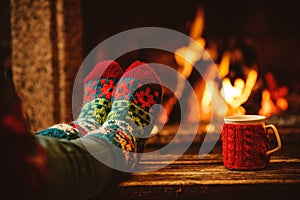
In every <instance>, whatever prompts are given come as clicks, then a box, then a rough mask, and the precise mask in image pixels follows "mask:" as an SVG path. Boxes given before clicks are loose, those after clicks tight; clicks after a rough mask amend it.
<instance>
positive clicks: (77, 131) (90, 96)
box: [36, 60, 123, 140]
mask: <svg viewBox="0 0 300 200" xmlns="http://www.w3.org/2000/svg"><path fill="white" fill-rule="evenodd" d="M122 74H123V70H122V68H121V67H120V65H119V64H118V63H117V62H115V61H113V60H107V61H102V62H99V63H98V64H97V65H96V66H95V67H94V69H93V70H92V71H91V72H90V73H89V74H88V75H87V76H86V77H85V79H84V96H83V104H82V108H81V112H80V114H79V116H78V118H77V119H76V120H75V121H73V122H71V123H69V124H65V123H62V124H55V125H54V126H52V127H49V128H47V129H45V130H42V131H39V132H37V133H36V134H37V135H44V136H49V137H55V138H63V139H68V140H71V139H76V138H78V137H81V136H83V135H86V133H87V132H89V131H92V130H95V129H98V128H99V127H100V126H101V125H102V124H103V122H104V121H105V120H106V117H107V115H108V113H109V111H110V109H111V98H112V92H113V90H114V87H115V84H116V82H117V81H118V79H119V78H120V77H121V75H122Z"/></svg>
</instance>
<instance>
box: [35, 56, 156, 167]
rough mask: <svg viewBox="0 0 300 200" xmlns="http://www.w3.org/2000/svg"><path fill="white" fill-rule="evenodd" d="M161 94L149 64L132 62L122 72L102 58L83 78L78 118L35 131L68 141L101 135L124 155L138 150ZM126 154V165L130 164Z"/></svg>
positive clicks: (153, 119)
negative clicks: (81, 101) (81, 99)
mask: <svg viewBox="0 0 300 200" xmlns="http://www.w3.org/2000/svg"><path fill="white" fill-rule="evenodd" d="M161 97H162V87H161V83H160V79H159V78H158V76H157V75H156V73H155V72H154V70H153V69H152V68H151V66H150V65H149V64H147V63H143V62H139V61H136V62H134V63H132V64H131V65H130V66H129V67H128V68H127V69H126V71H125V72H124V73H123V70H122V68H121V67H120V65H119V64H118V63H117V62H115V61H112V60H107V61H103V62H100V63H98V64H97V65H96V66H95V67H94V69H93V70H92V71H91V72H90V73H89V74H88V75H87V76H86V77H85V79H84V97H83V106H82V109H81V112H80V114H79V116H78V118H77V119H76V120H75V121H73V122H71V123H69V124H57V125H54V126H52V127H50V128H48V129H45V130H42V131H40V132H38V133H36V134H38V135H44V136H50V137H55V138H63V139H69V140H70V139H76V138H79V137H82V136H92V137H96V138H103V139H104V140H107V141H108V142H110V143H112V144H114V145H115V146H117V147H119V148H121V150H122V151H123V152H124V153H125V154H126V155H127V153H126V152H133V153H140V152H142V151H143V148H144V143H145V141H146V138H147V137H148V136H149V134H150V132H151V130H152V128H153V125H154V122H155V119H156V117H157V114H158V112H159V111H158V110H157V109H153V107H152V106H153V105H155V104H160V102H161ZM151 107H152V108H151ZM97 130H101V131H97ZM126 155H125V162H126V165H127V164H128V165H133V164H130V163H131V161H130V159H131V158H129V157H128V156H126ZM134 162H135V161H132V163H134Z"/></svg>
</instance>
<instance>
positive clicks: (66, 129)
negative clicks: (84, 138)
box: [35, 124, 80, 140]
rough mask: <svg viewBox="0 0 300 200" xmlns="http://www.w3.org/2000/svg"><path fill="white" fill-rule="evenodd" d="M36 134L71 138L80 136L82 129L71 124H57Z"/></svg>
mask: <svg viewBox="0 0 300 200" xmlns="http://www.w3.org/2000/svg"><path fill="white" fill-rule="evenodd" d="M35 134H36V135H43V136H48V137H54V138H60V139H67V140H71V139H76V138H79V135H80V131H79V130H78V129H76V128H74V127H73V126H71V125H69V124H55V125H53V126H51V127H49V128H47V129H45V130H42V131H39V132H36V133H35Z"/></svg>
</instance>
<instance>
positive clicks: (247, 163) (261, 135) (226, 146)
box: [222, 115, 281, 170]
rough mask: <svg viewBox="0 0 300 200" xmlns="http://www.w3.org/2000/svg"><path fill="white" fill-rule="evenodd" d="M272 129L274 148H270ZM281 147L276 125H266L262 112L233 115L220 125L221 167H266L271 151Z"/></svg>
mask: <svg viewBox="0 0 300 200" xmlns="http://www.w3.org/2000/svg"><path fill="white" fill-rule="evenodd" d="M267 129H272V130H273V132H274V134H275V137H276V140H277V147H275V148H274V149H269V134H268V131H267ZM280 148H281V140H280V136H279V133H278V131H277V129H276V127H275V126H274V125H272V124H269V125H266V117H265V116H261V115H235V116H229V117H225V118H224V124H223V127H222V155H223V162H224V166H225V167H227V168H228V169H232V170H255V169H263V168H266V167H267V166H268V164H269V162H270V156H271V155H272V153H274V152H276V151H278V150H279V149H280Z"/></svg>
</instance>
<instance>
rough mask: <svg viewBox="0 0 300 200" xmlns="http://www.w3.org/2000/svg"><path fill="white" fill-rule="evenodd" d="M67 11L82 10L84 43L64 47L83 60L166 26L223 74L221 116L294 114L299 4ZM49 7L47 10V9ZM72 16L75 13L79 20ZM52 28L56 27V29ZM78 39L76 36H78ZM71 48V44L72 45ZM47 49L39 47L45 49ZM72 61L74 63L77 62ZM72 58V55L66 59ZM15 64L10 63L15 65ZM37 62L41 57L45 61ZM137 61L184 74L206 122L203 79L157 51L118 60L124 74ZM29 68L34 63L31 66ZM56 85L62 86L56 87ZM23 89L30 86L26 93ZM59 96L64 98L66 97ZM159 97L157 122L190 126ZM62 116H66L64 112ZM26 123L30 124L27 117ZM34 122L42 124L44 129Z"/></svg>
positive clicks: (89, 4)
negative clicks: (120, 36) (128, 33)
mask: <svg viewBox="0 0 300 200" xmlns="http://www.w3.org/2000/svg"><path fill="white" fill-rule="evenodd" d="M1 5H3V6H1V9H2V11H3V12H1V13H2V15H1V23H2V24H3V27H9V28H8V29H1V32H0V34H1V36H3V37H2V38H4V40H3V41H4V42H3V43H1V45H2V46H3V48H1V54H2V55H6V56H5V57H7V59H3V58H4V57H2V59H1V65H2V66H6V67H5V68H9V65H10V63H9V61H10V54H11V49H10V40H11V35H10V32H9V31H8V30H10V16H9V15H10V10H9V9H8V8H9V6H10V5H9V1H3V2H1ZM72 6H76V7H78V6H81V8H80V9H77V11H76V12H78V13H80V12H81V14H82V22H83V28H82V30H83V35H82V36H83V39H82V43H81V42H80V41H79V40H78V43H72V42H70V43H68V45H70V47H72V45H73V47H72V48H73V49H72V51H69V52H74V51H75V50H76V49H79V48H75V46H76V45H78V44H82V45H83V54H84V55H83V56H86V55H87V54H88V53H89V52H90V51H91V50H92V49H93V48H94V47H95V46H96V45H98V44H99V43H101V42H102V41H104V40H105V39H107V38H109V37H111V36H113V35H115V34H117V33H120V32H122V31H125V30H129V29H132V28H138V27H145V26H146V27H150V26H153V27H165V28H169V29H172V30H176V31H179V32H181V33H184V34H186V35H189V36H190V37H192V38H193V39H195V40H196V41H197V42H199V44H200V45H203V47H204V48H205V50H206V51H207V52H208V54H209V55H210V57H211V58H212V59H213V60H214V61H215V63H216V64H217V65H218V66H219V68H220V72H221V73H222V76H223V85H222V86H219V88H218V92H219V96H220V98H221V99H223V100H225V101H226V103H227V106H228V108H227V111H226V112H227V114H228V115H230V114H236V113H242V114H243V113H248V114H263V115H266V116H268V117H269V118H270V119H272V118H275V117H281V118H282V117H283V118H287V119H284V120H283V121H286V120H288V119H290V118H289V117H286V116H291V115H293V116H297V115H298V114H299V111H300V106H299V103H298V102H299V99H300V97H299V95H300V83H299V79H298V74H299V65H300V59H299V56H298V52H299V46H300V45H299V42H300V39H299V37H298V36H299V30H298V28H297V26H296V24H297V19H298V18H299V17H298V16H297V14H296V13H297V10H296V8H297V6H296V5H294V4H293V3H285V4H282V3H276V2H272V4H270V3H267V2H263V1H251V2H247V3H245V2H240V1H237V0H233V1H230V2H218V1H196V0H187V1H185V2H184V3H183V2H181V3H176V2H173V1H158V0H153V1H151V2H145V5H144V4H143V5H142V3H141V2H140V1H137V0H133V1H131V2H130V3H128V2H118V1H108V0H104V1H82V3H81V4H78V5H75V4H74V5H72ZM49 9H50V10H51V8H49ZM73 10H74V9H73ZM79 11H80V12H79ZM78 13H73V14H74V16H77V15H78ZM51 22H52V21H51ZM46 24H47V23H46ZM71 27H73V26H71ZM50 28H51V27H50ZM52 28H53V27H52ZM56 28H57V29H58V27H56ZM51 34H52V33H51ZM51 34H50V36H51ZM70 35H72V34H70ZM54 36H55V34H53V35H52V37H54ZM79 37H80V34H79V36H78V37H76V38H79ZM50 39H51V38H50ZM70 41H71V40H70ZM24 44H26V42H24ZM74 44H76V45H75V46H74ZM133 45H134V44H133ZM19 46H20V45H19ZM47 46H48V45H45V48H46V47H47ZM182 48H184V47H182ZM55 50H57V49H55V48H52V49H50V50H49V51H50V52H51V51H52V53H53V51H55ZM78 51H79V50H78ZM178 51H180V49H178ZM78 54H80V53H78ZM75 57H76V58H80V56H75ZM75 57H72V56H70V58H72V59H73V58H75ZM18 58H19V57H16V59H15V60H17V59H18ZM42 58H43V59H44V57H42ZM80 59H81V58H80ZM137 59H139V60H144V61H146V62H156V63H162V64H165V65H168V66H171V67H173V68H174V69H176V70H178V71H180V72H181V73H183V74H186V76H187V79H188V80H189V82H190V83H191V84H192V85H193V86H194V89H195V91H197V92H198V93H197V97H198V102H199V105H200V106H202V109H201V112H204V113H202V115H201V116H202V117H203V118H201V119H200V120H202V121H207V119H208V118H209V116H210V115H209V113H210V112H211V110H209V109H207V108H209V106H207V105H209V103H210V99H211V97H210V96H209V95H206V93H207V90H206V84H210V83H206V84H205V83H203V81H201V76H200V75H199V74H197V73H194V72H193V70H192V71H191V70H187V71H188V72H186V71H184V70H186V68H185V67H183V66H184V63H182V62H180V61H179V60H178V59H177V58H176V56H175V55H174V54H172V53H169V52H166V51H162V50H157V49H141V50H136V51H132V52H129V53H127V54H125V55H123V56H120V57H119V58H118V59H117V60H118V61H119V62H120V63H121V65H122V66H123V67H124V68H126V66H128V65H129V64H130V63H131V62H133V61H135V60H137ZM199 59H200V60H201V58H198V60H197V59H196V60H194V61H193V62H195V63H196V62H199ZM202 59H203V58H202ZM77 60H79V59H77ZM50 61H51V62H50ZM55 61H57V62H58V61H59V60H55V59H52V60H49V66H48V65H47V67H51V65H53V63H54V64H57V63H56V62H55ZM44 62H45V61H44ZM20 63H21V64H23V63H24V62H22V61H20ZM28 63H29V64H32V63H31V62H28ZM40 63H41V62H40ZM62 63H66V62H62ZM67 64H68V63H67ZM38 65H39V64H38ZM72 65H75V64H72ZM64 69H65V68H64ZM67 69H68V68H67ZM75 69H78V66H77V68H76V67H74V69H69V71H68V72H70V73H68V74H71V76H73V75H74V74H75V72H74V71H76V70H75ZM37 70H39V69H37ZM51 70H53V72H54V73H56V72H57V71H58V69H57V68H54V69H51ZM51 70H49V73H51ZM71 72H72V73H71ZM249 75H250V76H249ZM163 76H165V75H163ZM72 78H74V77H67V79H70V80H71V79H72ZM247 80H248V83H247ZM251 80H252V83H251ZM56 81H57V80H56ZM249 81H250V82H249ZM24 82H26V80H25V81H24ZM55 84H60V83H57V82H56V83H55ZM68 85H71V84H68ZM56 86H57V85H56ZM47 87H48V86H47ZM48 88H52V85H49V87H48ZM245 88H250V89H249V91H250V92H249V91H245V92H244V93H243V92H242V91H244V90H245ZM29 89H32V88H31V87H29ZM247 90H248V89H247ZM53 92H54V94H53V95H51V98H48V99H49V101H51V102H48V103H49V108H51V112H52V111H55V109H57V108H58V107H59V106H68V103H66V101H65V100H64V99H63V98H64V96H63V95H62V96H61V97H60V99H59V100H55V98H57V96H60V95H61V93H60V92H59V90H58V89H54V90H53ZM242 93H243V94H247V95H244V96H245V98H244V97H243V98H240V99H239V98H238V97H241V94H242ZM40 96H42V95H40ZM65 96H68V95H67V94H65ZM183 96H184V97H183V98H187V102H188V94H186V93H184V95H183ZM39 98H40V97H39ZM34 99H38V98H37V97H36V98H34ZM164 99H165V100H164V106H165V109H166V110H167V112H166V116H164V118H163V119H161V120H162V121H165V122H167V123H169V124H173V123H175V124H176V123H177V121H178V120H179V118H180V117H182V116H185V117H187V118H190V120H191V121H195V120H197V119H193V114H192V113H181V112H180V107H179V106H178V102H177V99H174V98H172V93H171V92H170V91H168V90H167V89H166V90H165V98H164ZM238 99H239V100H238ZM42 100H45V99H42ZM45 101H46V100H45ZM38 102H40V100H39V101H38ZM62 102H63V103H62ZM50 104H51V105H50ZM53 104H54V105H53ZM52 107H54V108H52ZM32 110H34V109H32ZM190 110H191V111H193V110H192V109H190ZM41 113H42V112H41ZM43 113H46V114H48V113H49V112H48V110H45V111H44V112H43ZM29 114H30V113H29ZM41 115H42V114H41ZM52 115H54V117H51V118H50V119H49V120H48V121H49V122H54V121H56V120H57V121H58V120H59V119H60V118H64V117H57V116H56V115H60V114H58V112H53V114H52ZM62 115H65V116H70V115H69V114H68V113H66V114H62ZM27 117H28V118H30V116H29V115H28V116H27ZM41 118H42V117H41ZM53 118H54V119H53ZM296 118H297V117H296ZM41 120H42V119H41ZM35 121H39V120H38V119H37V120H31V121H30V123H31V122H32V123H34V122H35ZM294 121H297V120H294ZM40 124H41V125H45V124H47V123H40ZM288 124H292V123H288Z"/></svg>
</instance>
